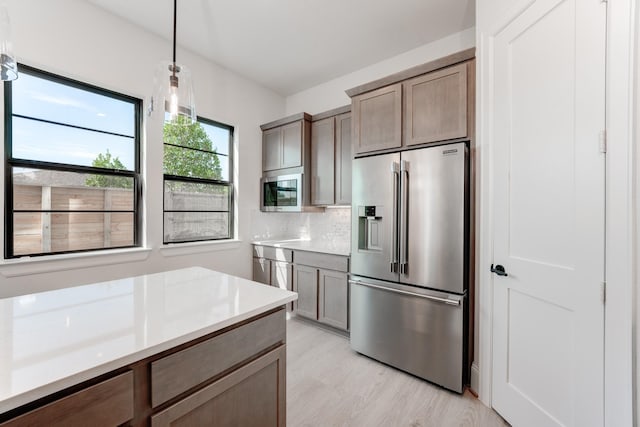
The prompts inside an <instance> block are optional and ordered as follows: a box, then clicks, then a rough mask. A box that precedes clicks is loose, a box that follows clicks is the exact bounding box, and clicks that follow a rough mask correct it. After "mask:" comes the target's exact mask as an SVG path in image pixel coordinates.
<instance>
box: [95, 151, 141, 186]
mask: <svg viewBox="0 0 640 427" xmlns="http://www.w3.org/2000/svg"><path fill="white" fill-rule="evenodd" d="M91 166H94V167H97V168H105V169H120V170H125V169H126V168H125V167H124V165H123V164H122V162H121V161H120V159H119V158H118V157H113V156H112V155H111V153H110V152H109V150H107V152H106V153H105V154H103V153H100V154H98V157H96V158H95V159H94V160H93V162H92V163H91ZM84 183H85V185H87V186H90V187H102V188H132V186H133V180H132V179H131V178H129V177H126V176H108V175H90V176H89V177H88V178H87V179H86V180H85V182H84Z"/></svg>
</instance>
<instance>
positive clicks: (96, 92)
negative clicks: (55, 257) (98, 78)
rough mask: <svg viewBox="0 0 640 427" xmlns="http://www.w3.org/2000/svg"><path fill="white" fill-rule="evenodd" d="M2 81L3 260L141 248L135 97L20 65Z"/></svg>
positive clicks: (136, 100) (138, 112) (138, 139)
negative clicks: (15, 75) (17, 72)
mask: <svg viewBox="0 0 640 427" xmlns="http://www.w3.org/2000/svg"><path fill="white" fill-rule="evenodd" d="M19 69H20V78H19V79H17V80H14V81H12V82H5V86H4V93H5V95H4V97H5V258H16V257H20V256H26V255H29V256H33V255H46V254H57V253H66V252H78V251H88V250H98V249H105V248H122V247H132V246H139V242H140V235H139V234H140V230H141V228H142V227H141V226H140V224H141V215H140V210H139V207H140V197H141V191H140V188H141V186H140V176H139V171H140V118H141V114H140V112H141V106H142V103H141V101H140V100H139V99H135V98H131V97H129V96H126V95H121V94H118V93H114V92H111V91H108V90H105V89H101V88H98V87H95V86H91V85H87V84H84V83H80V82H78V81H75V80H70V79H67V78H64V77H60V76H56V75H53V74H50V73H47V72H44V71H40V70H36V69H34V68H30V67H26V66H23V65H20V66H19Z"/></svg>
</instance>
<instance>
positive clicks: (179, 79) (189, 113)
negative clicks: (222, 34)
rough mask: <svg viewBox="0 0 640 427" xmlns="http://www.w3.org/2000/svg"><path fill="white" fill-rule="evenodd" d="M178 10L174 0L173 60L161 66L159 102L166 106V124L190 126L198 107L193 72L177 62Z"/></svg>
mask: <svg viewBox="0 0 640 427" xmlns="http://www.w3.org/2000/svg"><path fill="white" fill-rule="evenodd" d="M177 9H178V0H173V59H172V61H171V62H168V61H163V62H162V63H161V64H160V67H159V71H158V76H157V77H156V81H157V82H158V83H159V85H160V89H159V93H158V101H161V102H162V103H163V104H164V108H163V111H164V117H165V122H166V123H172V124H179V125H190V124H192V123H194V122H196V121H197V116H196V106H195V102H194V96H193V87H192V81H191V72H190V71H189V69H188V68H187V67H185V66H184V65H180V64H178V63H177V62H176V27H177ZM152 108H153V107H152Z"/></svg>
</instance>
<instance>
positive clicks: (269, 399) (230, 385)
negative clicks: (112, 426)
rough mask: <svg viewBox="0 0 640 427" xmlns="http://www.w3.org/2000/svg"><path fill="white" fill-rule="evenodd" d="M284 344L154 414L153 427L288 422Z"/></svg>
mask: <svg viewBox="0 0 640 427" xmlns="http://www.w3.org/2000/svg"><path fill="white" fill-rule="evenodd" d="M285 387H286V354H285V349H284V346H281V347H278V348H276V349H275V350H273V351H271V352H269V353H267V354H265V355H264V356H262V357H260V358H258V359H256V360H254V361H253V362H251V363H249V364H247V365H245V366H243V367H241V368H239V369H237V370H236V371H233V372H232V373H230V374H229V375H226V376H224V377H222V378H221V379H220V380H218V381H216V382H214V383H212V384H210V385H208V386H206V387H204V388H203V389H201V390H199V391H197V392H195V393H193V394H191V395H190V396H188V397H186V398H184V399H182V400H180V401H179V402H177V403H176V404H174V405H172V406H169V407H168V408H167V409H165V410H163V411H161V412H159V413H157V414H156V415H154V416H152V417H151V426H152V427H170V426H171V427H186V426H285V425H286V402H285Z"/></svg>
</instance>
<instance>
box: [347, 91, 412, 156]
mask: <svg viewBox="0 0 640 427" xmlns="http://www.w3.org/2000/svg"><path fill="white" fill-rule="evenodd" d="M351 110H352V112H353V123H352V126H353V139H354V140H353V147H354V151H355V154H360V153H366V152H369V151H378V150H384V149H387V148H397V147H400V146H401V145H402V84H400V83H398V84H394V85H391V86H386V87H383V88H380V89H377V90H374V91H372V92H368V93H363V94H362V95H358V96H354V97H353V98H352V99H351Z"/></svg>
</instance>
